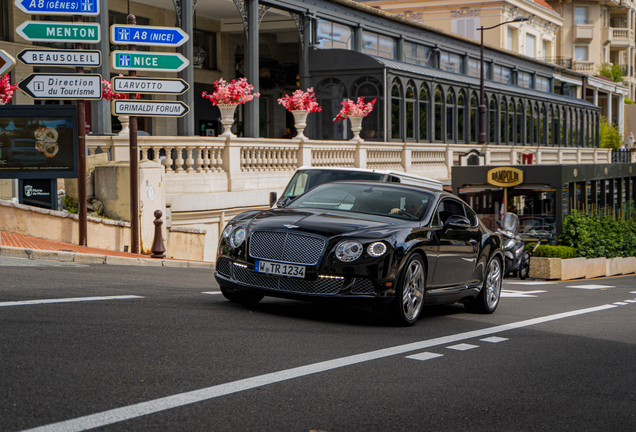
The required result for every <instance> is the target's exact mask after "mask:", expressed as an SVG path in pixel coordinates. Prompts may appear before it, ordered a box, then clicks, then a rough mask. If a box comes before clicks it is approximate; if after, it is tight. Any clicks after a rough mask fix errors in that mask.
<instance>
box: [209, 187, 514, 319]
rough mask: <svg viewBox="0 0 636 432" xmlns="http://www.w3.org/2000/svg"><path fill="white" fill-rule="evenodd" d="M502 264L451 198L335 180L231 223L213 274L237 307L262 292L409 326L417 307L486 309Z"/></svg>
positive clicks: (498, 251)
mask: <svg viewBox="0 0 636 432" xmlns="http://www.w3.org/2000/svg"><path fill="white" fill-rule="evenodd" d="M281 206H282V207H281ZM502 262H503V246H502V239H501V237H500V236H499V235H498V234H495V233H493V232H491V231H489V230H488V229H487V228H485V227H484V226H483V225H482V224H481V223H480V221H479V219H478V218H477V215H476V214H475V212H474V211H473V210H472V209H471V208H470V207H469V206H468V205H467V204H466V203H464V202H463V201H462V200H460V199H458V198H457V197H456V196H454V195H451V194H448V193H445V192H439V191H434V190H430V189H427V188H423V187H418V186H406V185H401V184H391V183H388V184H387V183H382V182H358V181H342V182H334V183H326V184H322V185H320V186H317V187H315V188H314V189H312V190H310V191H308V192H306V193H305V194H303V195H301V196H299V197H297V198H296V199H294V200H293V201H289V200H287V202H282V203H281V204H279V208H276V209H270V210H260V211H249V212H245V213H241V214H240V215H238V216H236V217H235V218H234V219H232V220H231V221H230V222H229V223H228V224H227V226H226V227H225V229H224V230H223V234H222V236H221V240H220V242H219V251H218V258H217V262H216V272H215V277H216V280H217V281H218V283H219V285H220V287H221V291H222V292H223V295H224V296H225V297H226V298H227V299H229V300H230V301H233V302H237V303H243V304H250V303H256V302H258V301H260V300H261V299H262V298H263V297H264V296H274V297H284V298H291V299H301V300H321V299H337V300H340V301H353V302H354V303H356V304H359V305H363V306H372V307H382V308H386V307H388V308H389V309H390V311H391V312H392V313H393V314H394V315H395V317H396V318H397V320H398V322H399V323H400V324H402V325H412V324H414V323H415V321H417V319H418V317H419V316H420V313H421V311H422V306H423V305H425V304H443V303H457V302H461V303H463V304H464V305H465V306H466V307H467V308H469V309H471V310H474V311H477V312H481V313H492V312H494V311H495V309H497V305H498V304H499V297H500V293H501V282H502V276H503V272H502V270H503V269H502Z"/></svg>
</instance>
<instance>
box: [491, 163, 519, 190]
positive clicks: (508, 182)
mask: <svg viewBox="0 0 636 432" xmlns="http://www.w3.org/2000/svg"><path fill="white" fill-rule="evenodd" d="M486 181H487V182H488V184H491V185H493V186H499V187H511V186H517V185H520V184H521V183H523V171H522V170H520V169H518V168H513V167H497V168H493V169H491V170H489V171H488V173H487V178H486Z"/></svg>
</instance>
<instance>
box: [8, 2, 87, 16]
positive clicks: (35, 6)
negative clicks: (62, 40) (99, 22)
mask: <svg viewBox="0 0 636 432" xmlns="http://www.w3.org/2000/svg"><path fill="white" fill-rule="evenodd" d="M15 5H16V6H17V7H18V9H20V10H21V11H22V12H24V13H27V14H42V15H85V16H97V15H99V0H15Z"/></svg>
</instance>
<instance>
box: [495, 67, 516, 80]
mask: <svg viewBox="0 0 636 432" xmlns="http://www.w3.org/2000/svg"><path fill="white" fill-rule="evenodd" d="M493 81H498V82H502V83H506V84H510V83H511V82H512V69H510V68H509V67H506V66H500V65H495V66H494V67H493Z"/></svg>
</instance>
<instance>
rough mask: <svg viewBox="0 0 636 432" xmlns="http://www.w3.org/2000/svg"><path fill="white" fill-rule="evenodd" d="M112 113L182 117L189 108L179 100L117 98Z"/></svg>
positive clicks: (117, 114) (119, 114)
mask: <svg viewBox="0 0 636 432" xmlns="http://www.w3.org/2000/svg"><path fill="white" fill-rule="evenodd" d="M111 108H112V112H113V115H116V116H127V115H130V116H138V117H183V116H184V115H186V114H187V112H188V111H190V108H189V107H188V106H187V105H186V104H185V103H183V102H181V101H174V102H173V101H145V100H130V99H119V100H115V101H113V103H112V105H111Z"/></svg>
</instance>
